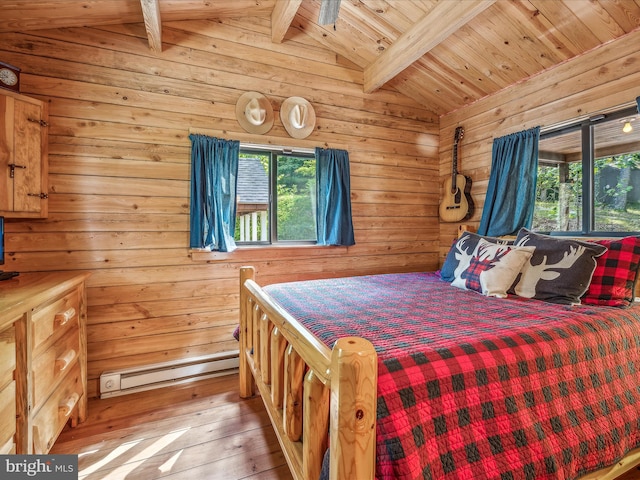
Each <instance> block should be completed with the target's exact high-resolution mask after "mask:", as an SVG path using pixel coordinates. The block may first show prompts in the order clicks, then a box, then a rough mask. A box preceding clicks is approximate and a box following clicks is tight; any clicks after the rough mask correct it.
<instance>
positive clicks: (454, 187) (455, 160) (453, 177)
mask: <svg viewBox="0 0 640 480" xmlns="http://www.w3.org/2000/svg"><path fill="white" fill-rule="evenodd" d="M457 178H458V141H457V140H456V141H455V142H454V144H453V161H452V162H451V193H455V192H456V190H457V189H458V186H457V185H456V179H457Z"/></svg>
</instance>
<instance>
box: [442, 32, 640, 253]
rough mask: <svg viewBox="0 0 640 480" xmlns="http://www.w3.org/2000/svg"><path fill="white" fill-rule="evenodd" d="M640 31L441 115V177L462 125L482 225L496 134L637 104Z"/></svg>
mask: <svg viewBox="0 0 640 480" xmlns="http://www.w3.org/2000/svg"><path fill="white" fill-rule="evenodd" d="M638 45H640V30H638V29H636V30H635V31H633V32H631V33H629V34H627V35H625V36H623V37H621V38H619V39H618V40H615V41H613V42H610V43H608V44H605V45H603V46H601V47H598V48H596V49H594V50H591V51H589V52H587V53H586V54H584V55H582V56H580V57H578V58H576V59H573V60H571V61H568V62H565V63H562V64H560V65H558V66H556V67H554V68H551V69H549V70H547V71H545V72H543V73H541V74H538V75H535V76H533V77H531V78H529V79H528V80H526V81H524V82H521V83H519V84H516V85H515V86H512V87H510V88H508V89H505V90H503V91H501V92H498V93H497V94H495V95H492V96H489V97H486V98H484V99H482V100H479V101H477V102H475V103H474V104H472V105H470V106H468V107H465V108H462V109H460V110H457V111H455V112H453V113H450V114H448V115H445V116H443V117H441V119H440V125H441V129H440V135H441V137H440V138H441V149H440V176H441V189H440V190H441V191H442V183H443V182H444V179H445V178H446V176H447V175H450V174H451V160H452V152H453V140H454V131H455V128H456V127H457V126H458V125H462V126H463V127H464V130H465V133H464V138H463V140H462V141H461V142H460V148H459V155H458V167H459V170H460V171H461V172H462V173H465V174H467V175H470V176H471V177H472V180H473V187H472V190H471V194H472V196H473V199H474V202H475V204H476V213H475V215H474V216H473V217H472V218H471V219H470V220H469V221H468V222H465V223H468V224H469V225H471V226H473V227H476V228H477V227H478V225H479V224H480V218H481V217H482V207H483V205H484V197H485V195H486V191H487V184H488V181H489V174H490V171H491V150H492V145H493V140H494V138H498V137H502V136H504V135H508V134H510V133H514V132H517V131H521V130H526V129H529V128H532V127H535V126H538V125H539V126H541V127H542V129H543V130H544V128H545V127H549V126H554V125H558V124H563V123H566V122H568V121H570V120H572V119H575V118H581V119H582V118H588V117H589V116H592V115H594V114H595V113H598V112H606V111H611V110H616V109H619V108H622V107H628V106H631V105H634V104H635V98H636V97H638V96H640V52H639V51H638ZM457 227H458V224H457V223H442V222H441V223H440V263H442V261H444V258H445V257H446V254H447V252H448V251H449V248H450V247H451V243H452V241H453V240H454V238H456V235H457Z"/></svg>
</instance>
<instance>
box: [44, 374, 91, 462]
mask: <svg viewBox="0 0 640 480" xmlns="http://www.w3.org/2000/svg"><path fill="white" fill-rule="evenodd" d="M83 391H84V386H83V385H82V379H81V376H80V363H79V362H76V363H75V365H74V366H73V367H72V368H71V370H70V371H69V373H68V374H67V376H65V378H64V379H63V381H62V383H61V384H60V385H59V386H58V388H57V389H56V390H55V391H54V392H53V394H52V395H51V396H50V397H49V399H48V400H47V401H46V402H45V404H44V405H43V406H42V407H41V408H40V410H39V411H37V413H36V414H35V416H34V417H33V421H32V434H33V453H36V454H42V453H47V452H49V450H50V449H51V447H52V446H53V443H54V442H55V440H56V438H57V437H58V435H59V434H60V432H61V431H62V429H63V428H64V426H65V424H66V423H67V421H68V420H69V418H71V416H72V415H71V414H72V412H73V409H74V408H75V407H76V405H77V404H78V401H79V400H80V398H81V397H82V395H83Z"/></svg>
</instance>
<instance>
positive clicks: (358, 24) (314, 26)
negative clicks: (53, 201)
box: [0, 0, 640, 115]
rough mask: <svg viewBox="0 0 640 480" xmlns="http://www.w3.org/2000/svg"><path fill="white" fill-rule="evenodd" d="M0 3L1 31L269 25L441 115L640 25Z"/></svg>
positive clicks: (397, 7)
mask: <svg viewBox="0 0 640 480" xmlns="http://www.w3.org/2000/svg"><path fill="white" fill-rule="evenodd" d="M320 6H321V0H84V1H80V0H0V11H2V15H1V16H0V32H12V31H20V32H26V31H33V30H38V29H48V28H58V27H77V26H92V25H108V24H118V23H141V22H144V24H145V27H146V29H147V33H148V39H149V46H150V48H151V49H152V50H154V51H155V52H157V54H158V55H162V25H163V23H164V24H166V23H170V22H172V21H177V20H196V19H220V18H237V17H267V18H270V19H271V25H272V40H273V41H274V42H276V43H280V42H286V41H287V39H289V38H294V37H295V36H297V35H308V36H310V37H312V38H313V39H314V40H316V41H317V42H318V43H320V44H322V45H324V46H326V47H327V48H329V49H330V50H332V51H334V52H335V53H336V54H337V55H339V56H341V57H343V58H345V59H347V60H348V61H349V62H351V63H353V64H355V65H357V66H358V67H360V68H361V69H362V72H363V86H362V88H363V91H364V92H365V93H371V92H373V91H375V90H377V89H378V88H381V87H382V88H394V89H396V90H398V91H400V92H402V93H403V94H405V95H407V96H408V97H410V98H412V99H414V100H415V101H416V102H417V103H418V104H421V105H423V106H424V107H425V108H427V109H429V110H431V111H433V112H434V113H436V114H438V115H442V114H446V113H449V112H451V111H454V110H457V109H459V108H460V107H463V106H465V105H468V104H470V103H473V102H474V101H476V100H478V99H480V98H483V97H485V96H487V95H490V94H492V93H495V92H497V91H499V90H501V89H503V88H506V87H508V86H509V85H512V84H514V83H517V82H520V81H522V80H523V79H525V78H528V77H531V76H532V75H536V74H537V73H540V72H542V71H544V70H546V69H548V68H550V67H552V66H554V65H556V64H558V63H561V62H564V61H566V60H568V59H570V58H572V57H575V56H577V55H580V54H582V53H584V52H586V51H588V50H591V49H593V48H594V47H597V46H598V45H601V44H603V43H606V42H609V41H611V40H613V39H615V38H617V37H620V36H622V35H624V34H626V33H628V32H630V31H632V30H634V29H637V28H639V27H640V0H342V1H341V2H340V10H339V13H338V19H337V21H336V22H335V24H332V25H320V24H319V22H318V18H319V13H320Z"/></svg>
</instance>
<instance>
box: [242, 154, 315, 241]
mask: <svg viewBox="0 0 640 480" xmlns="http://www.w3.org/2000/svg"><path fill="white" fill-rule="evenodd" d="M315 197H316V160H315V155H314V153H313V152H305V151H302V152H297V151H296V152H288V151H283V150H265V149H262V148H260V149H257V148H256V149H250V148H242V147H241V148H240V160H239V164H238V187H237V200H236V230H235V236H234V237H235V240H236V243H237V244H238V245H250V244H258V245H260V244H275V243H316V198H315Z"/></svg>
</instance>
